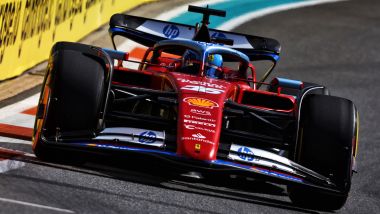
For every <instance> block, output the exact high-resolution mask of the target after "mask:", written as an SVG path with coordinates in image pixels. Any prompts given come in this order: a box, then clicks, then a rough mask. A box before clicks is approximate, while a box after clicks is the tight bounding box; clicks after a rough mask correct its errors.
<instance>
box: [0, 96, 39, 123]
mask: <svg viewBox="0 0 380 214" xmlns="http://www.w3.org/2000/svg"><path fill="white" fill-rule="evenodd" d="M36 105H37V101H36V102H35V103H34V106H36ZM35 118H36V116H34V115H29V114H22V113H18V114H14V115H12V116H8V117H6V118H2V119H0V123H4V124H7V125H12V126H20V127H25V128H33V126H34V120H35Z"/></svg>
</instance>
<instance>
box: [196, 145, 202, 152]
mask: <svg viewBox="0 0 380 214" xmlns="http://www.w3.org/2000/svg"><path fill="white" fill-rule="evenodd" d="M200 151H201V144H199V143H196V144H195V152H200Z"/></svg>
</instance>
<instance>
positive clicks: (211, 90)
mask: <svg viewBox="0 0 380 214" xmlns="http://www.w3.org/2000/svg"><path fill="white" fill-rule="evenodd" d="M181 89H183V90H190V91H199V92H203V93H207V94H221V93H223V92H224V90H221V89H216V88H207V87H204V86H199V85H186V86H184V87H182V88H181Z"/></svg>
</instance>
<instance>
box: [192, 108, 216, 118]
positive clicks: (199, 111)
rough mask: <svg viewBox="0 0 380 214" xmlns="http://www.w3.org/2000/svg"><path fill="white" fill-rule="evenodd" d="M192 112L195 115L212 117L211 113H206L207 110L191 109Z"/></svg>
mask: <svg viewBox="0 0 380 214" xmlns="http://www.w3.org/2000/svg"><path fill="white" fill-rule="evenodd" d="M190 112H191V113H193V114H199V115H204V116H211V112H209V111H206V110H200V109H193V108H192V109H190Z"/></svg>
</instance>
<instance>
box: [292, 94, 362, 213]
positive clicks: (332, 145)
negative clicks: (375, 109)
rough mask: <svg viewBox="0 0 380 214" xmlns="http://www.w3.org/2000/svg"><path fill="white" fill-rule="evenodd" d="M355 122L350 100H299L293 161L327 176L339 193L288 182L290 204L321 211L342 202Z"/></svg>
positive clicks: (312, 97)
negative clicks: (298, 116)
mask: <svg viewBox="0 0 380 214" xmlns="http://www.w3.org/2000/svg"><path fill="white" fill-rule="evenodd" d="M357 123H358V120H357V111H356V108H355V106H354V104H353V103H352V102H351V101H350V100H347V99H343V98H339V97H334V96H326V95H310V96H308V97H306V98H305V99H304V100H303V102H302V104H301V114H300V129H299V139H298V143H297V148H296V152H295V160H296V162H297V163H299V164H301V165H303V166H305V167H307V168H309V169H312V170H313V171H315V172H318V173H320V174H322V175H324V176H326V177H328V178H330V180H331V181H332V182H333V183H334V184H336V186H337V189H338V190H339V192H340V194H331V193H329V192H326V191H321V190H316V189H313V188H308V187H307V188H305V187H300V186H293V185H289V186H288V192H289V197H290V199H291V200H292V202H293V203H295V204H297V205H300V206H304V207H310V208H318V209H324V210H337V209H340V208H341V207H342V206H343V205H344V204H345V202H346V200H347V197H348V192H349V191H350V187H351V177H352V164H353V155H354V152H355V151H354V150H355V146H354V145H355V144H356V143H357V142H356V141H357V128H358V126H357Z"/></svg>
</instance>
